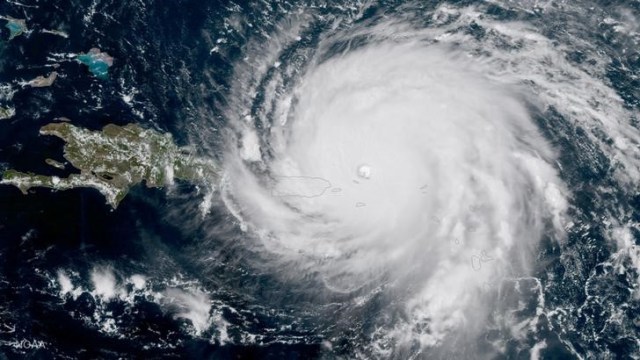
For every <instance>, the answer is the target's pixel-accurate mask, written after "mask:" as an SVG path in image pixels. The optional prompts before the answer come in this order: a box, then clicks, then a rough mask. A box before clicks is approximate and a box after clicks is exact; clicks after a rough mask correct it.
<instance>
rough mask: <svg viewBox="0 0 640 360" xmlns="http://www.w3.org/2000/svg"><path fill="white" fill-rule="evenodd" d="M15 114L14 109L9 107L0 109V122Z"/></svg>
mask: <svg viewBox="0 0 640 360" xmlns="http://www.w3.org/2000/svg"><path fill="white" fill-rule="evenodd" d="M15 114H16V109H14V108H11V107H0V120H5V119H11V118H12V117H13V116H14V115H15Z"/></svg>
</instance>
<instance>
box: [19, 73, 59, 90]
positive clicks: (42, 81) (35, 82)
mask: <svg viewBox="0 0 640 360" xmlns="http://www.w3.org/2000/svg"><path fill="white" fill-rule="evenodd" d="M57 78H58V73H57V72H55V71H53V72H52V73H51V74H49V76H47V77H44V76H38V77H36V78H35V79H32V80H30V81H29V82H28V83H27V85H29V86H31V87H47V86H51V85H52V84H53V82H54V81H56V79H57Z"/></svg>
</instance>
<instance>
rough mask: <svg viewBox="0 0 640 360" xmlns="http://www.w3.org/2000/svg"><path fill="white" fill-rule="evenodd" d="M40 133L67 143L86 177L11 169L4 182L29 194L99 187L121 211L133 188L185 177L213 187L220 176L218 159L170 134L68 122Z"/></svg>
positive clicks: (74, 163) (72, 161)
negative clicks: (92, 128)
mask: <svg viewBox="0 0 640 360" xmlns="http://www.w3.org/2000/svg"><path fill="white" fill-rule="evenodd" d="M40 134H42V135H53V136H57V137H59V138H61V139H62V140H64V141H65V145H64V158H65V159H66V160H67V161H68V162H69V163H70V164H71V165H72V166H74V167H75V168H77V169H79V170H80V173H79V174H70V175H68V176H67V177H57V176H47V175H40V174H33V173H24V172H20V171H16V170H7V171H5V172H4V173H3V175H2V179H1V180H0V184H7V185H14V186H16V187H18V188H19V189H20V190H21V191H22V192H23V193H25V194H26V193H27V191H28V190H29V189H30V188H32V187H47V188H52V189H56V190H66V189H73V188H78V187H90V188H95V189H97V190H98V191H100V193H102V194H103V195H104V196H105V198H106V200H107V203H108V204H109V205H111V206H112V207H113V208H116V207H117V206H118V204H119V203H120V201H122V199H123V198H124V197H125V196H126V195H127V192H128V191H129V189H130V188H131V187H132V186H134V185H136V184H139V183H141V182H142V181H143V180H144V181H145V183H146V185H147V186H149V187H160V186H164V185H167V184H171V183H173V181H174V179H180V180H185V181H188V182H192V183H196V184H201V185H206V186H207V187H208V188H210V189H212V188H213V184H214V182H215V180H216V179H217V178H218V171H217V167H216V165H215V163H214V162H213V161H212V160H210V159H204V158H200V157H197V156H195V155H194V154H193V151H192V150H190V149H189V148H181V147H178V146H177V145H176V144H175V143H174V142H173V138H172V137H171V135H170V134H162V133H159V132H157V131H154V130H149V129H144V128H142V127H140V126H138V125H134V124H128V125H125V126H117V125H112V124H109V125H107V126H105V127H104V128H103V129H102V131H90V130H87V129H83V128H79V127H76V126H74V125H72V124H70V123H68V122H62V123H51V124H48V125H45V126H44V127H42V128H41V129H40ZM48 163H49V162H48ZM52 166H53V165H52ZM56 167H59V166H56Z"/></svg>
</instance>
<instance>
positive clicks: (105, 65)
mask: <svg viewBox="0 0 640 360" xmlns="http://www.w3.org/2000/svg"><path fill="white" fill-rule="evenodd" d="M77 60H78V61H79V62H80V63H82V64H84V65H87V67H89V71H90V72H91V73H92V74H93V75H94V76H95V77H97V78H99V79H106V78H107V76H108V75H109V68H110V67H111V66H113V57H111V56H109V54H107V53H106V52H102V51H100V49H98V48H92V49H91V50H89V52H88V53H86V54H80V55H78V57H77Z"/></svg>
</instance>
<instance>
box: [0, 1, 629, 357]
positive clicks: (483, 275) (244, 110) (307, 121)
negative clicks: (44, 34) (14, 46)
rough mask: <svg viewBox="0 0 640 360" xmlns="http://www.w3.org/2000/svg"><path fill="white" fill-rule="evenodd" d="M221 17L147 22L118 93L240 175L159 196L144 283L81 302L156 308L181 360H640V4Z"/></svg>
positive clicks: (219, 13)
mask: <svg viewBox="0 0 640 360" xmlns="http://www.w3.org/2000/svg"><path fill="white" fill-rule="evenodd" d="M107 2H108V1H107ZM99 3H100V2H94V5H93V8H92V9H93V10H90V11H89V12H87V13H86V14H88V15H85V16H97V15H95V14H96V13H97V14H99V13H100V11H107V9H111V8H110V7H109V6H108V5H104V6H103V5H100V4H99ZM141 3H144V1H142V2H141ZM182 3H183V4H182ZM221 3H223V4H222V5H220V4H218V5H214V4H208V2H202V4H200V5H197V6H196V5H194V4H192V2H189V1H183V2H181V5H180V6H183V7H184V9H187V10H185V11H186V13H185V14H181V15H176V13H174V14H173V15H171V12H170V11H168V10H166V9H165V8H163V7H162V5H158V4H155V5H151V4H147V5H145V6H143V7H142V8H140V9H139V10H140V14H138V15H136V17H135V19H137V20H136V21H135V22H134V23H135V24H136V25H135V28H136V29H139V30H140V35H139V36H141V37H142V40H140V42H139V44H138V42H135V46H137V47H135V48H136V49H141V48H142V49H145V51H144V52H139V53H138V54H139V55H135V56H140V57H141V58H140V59H144V60H140V62H141V64H143V65H141V66H142V68H144V69H146V70H145V71H146V72H144V74H145V75H138V73H136V71H134V69H136V68H135V66H134V65H129V63H127V65H120V66H121V67H122V68H123V69H126V70H122V71H123V78H122V80H118V81H117V83H118V84H117V85H113V86H115V89H116V90H114V91H113V92H112V93H116V94H118V96H120V97H121V98H122V99H124V100H125V102H126V104H127V106H128V107H127V109H128V110H126V111H129V112H131V113H132V114H133V115H135V116H137V117H138V118H139V119H141V120H139V121H141V122H142V123H149V124H150V125H149V126H148V127H151V128H160V129H167V131H169V132H171V133H173V136H174V138H175V139H176V140H177V141H178V142H179V143H180V144H181V146H182V145H184V146H185V147H184V148H181V149H183V150H181V151H182V152H181V154H188V156H189V157H190V158H192V157H195V156H198V157H200V158H202V159H206V162H205V160H202V161H200V162H197V163H195V164H196V165H197V166H202V165H201V164H209V163H211V164H215V166H214V168H215V175H211V174H210V173H206V172H203V170H202V168H194V170H193V173H194V174H199V175H197V176H199V177H201V178H206V180H207V181H205V182H203V183H201V184H199V185H196V186H189V185H186V184H184V183H183V182H181V180H180V178H179V176H180V174H183V173H187V172H186V170H183V168H179V167H176V168H171V169H172V170H171V172H170V175H169V176H168V178H169V180H165V182H166V184H165V185H166V186H165V190H157V189H156V190H147V189H145V190H135V189H136V188H134V190H132V195H131V196H132V200H128V198H127V199H125V200H124V202H123V205H121V207H120V208H118V209H117V210H115V213H118V212H124V213H123V214H125V215H122V217H124V218H127V219H129V220H127V221H130V223H131V224H135V229H136V230H135V234H137V235H135V236H134V238H135V239H138V240H136V244H137V245H136V246H137V248H136V249H138V250H136V251H132V253H131V254H132V255H131V257H132V258H133V259H136V260H135V261H134V260H131V262H128V260H127V261H125V260H113V259H112V258H111V257H107V259H106V260H105V259H104V258H102V257H98V259H97V260H95V261H91V262H90V263H88V264H87V265H86V267H87V269H86V270H76V269H77V268H78V265H77V263H70V264H66V265H59V266H57V267H56V268H55V269H54V270H52V271H51V275H50V279H51V280H50V281H49V282H50V283H51V284H53V285H50V286H51V289H53V290H51V291H54V292H55V293H56V296H58V297H61V298H63V299H67V301H71V300H69V299H74V301H78V299H80V298H81V295H80V294H82V293H83V291H85V290H84V289H85V288H86V289H91V288H93V289H94V290H92V291H89V290H87V291H89V292H88V293H87V294H91V296H93V298H95V299H97V300H96V302H97V304H98V305H97V308H96V310H95V311H96V312H95V314H106V313H107V311H113V310H109V306H110V305H109V304H110V303H112V302H118V301H120V302H124V303H127V304H129V305H123V306H125V307H127V308H128V307H131V308H132V309H136V306H140V305H139V302H140V301H143V300H142V299H143V298H144V297H145V296H146V300H144V301H148V302H150V303H152V304H155V305H154V306H158V308H159V309H160V310H158V312H159V313H162V314H165V315H164V316H166V317H167V318H168V319H172V321H177V322H178V323H179V324H180V326H179V329H182V330H175V332H177V333H180V331H181V333H182V334H184V335H183V337H180V339H181V340H176V342H175V343H173V344H174V345H171V346H169V347H168V348H171V349H172V350H171V351H176V352H175V353H172V354H174V355H177V356H183V355H184V354H189V355H188V356H196V357H210V358H227V357H233V356H236V357H250V356H258V357H262V358H323V359H333V358H340V359H341V358H345V359H346V358H356V359H502V358H505V359H506V358H530V359H552V358H576V359H584V358H586V359H591V358H603V359H613V358H638V352H639V351H640V338H638V331H639V329H640V317H639V316H638V313H639V312H638V309H639V302H638V301H639V300H640V292H638V288H639V286H640V277H639V274H640V272H639V271H640V248H639V247H638V245H637V243H638V239H640V227H639V221H640V220H639V219H640V197H639V195H638V194H639V190H640V187H639V179H640V146H639V145H640V132H639V130H638V115H639V113H638V109H639V104H640V102H639V101H640V100H639V99H640V93H639V92H638V76H640V53H639V52H638V42H639V41H640V30H639V29H640V5H638V3H637V2H625V1H618V2H604V1H586V0H585V1H572V2H566V1H553V0H550V1H533V0H531V1H529V0H523V1H515V2H514V1H500V0H492V1H483V2H480V1H336V2H325V1H292V2H290V1H264V2H261V3H249V4H244V3H233V2H226V1H223V2H221ZM96 4H98V5H96ZM96 6H97V8H96ZM123 6H124V5H123ZM132 6H133V5H132ZM100 9H102V10H100ZM91 11H93V12H91ZM109 11H111V10H109ZM122 11H124V10H122ZM118 14H120V15H118ZM114 16H115V18H118V19H119V18H120V16H121V13H119V12H116V15H114ZM173 17H177V19H173ZM90 18H91V17H90ZM150 19H156V20H154V23H155V22H158V23H159V25H158V26H159V27H160V29H166V31H163V32H162V35H159V34H157V33H156V34H154V33H153V32H148V31H145V30H144V28H145V26H147V25H146V24H148V23H149V21H151V20H150ZM157 19H163V22H159V20H157ZM85 21H87V20H86V18H85ZM176 24H179V25H176ZM180 26H184V28H180ZM176 29H181V30H176ZM170 30H171V31H170ZM173 30H175V31H173ZM155 37H158V38H160V37H162V41H160V42H157V43H156V42H153V41H150V40H149V39H154V38H155ZM132 41H133V40H132ZM132 46H133V45H132ZM92 51H93V50H92ZM98 53H99V51H98ZM143 53H144V54H145V56H144V57H142V55H141V54H143ZM129 56H130V57H132V58H133V57H134V55H129ZM54 58H55V59H63V58H64V56H63V55H56V54H54ZM122 58H123V55H122V54H121V55H116V56H115V60H113V59H111V60H110V61H112V62H113V68H114V69H116V70H115V71H116V72H117V71H118V70H117V68H118V66H119V65H118V62H119V61H121V62H123V61H125V60H123V59H122ZM149 59H154V60H149ZM126 61H129V62H131V63H132V64H133V61H134V60H126ZM126 61H125V62H126ZM154 61H155V62H157V63H159V64H161V65H159V67H158V68H157V69H158V72H154V74H153V75H150V72H149V71H148V69H149V68H150V66H151V65H150V64H152V63H153V62H154ZM136 64H137V63H136ZM109 71H111V70H109ZM140 71H142V70H140ZM104 74H106V72H105V73H104ZM104 74H103V75H104ZM127 74H130V75H131V76H132V77H133V78H137V77H138V76H140V77H142V78H144V79H145V81H147V82H148V85H145V86H142V85H140V84H139V83H137V84H136V85H129V82H128V81H129V80H127ZM61 76H62V81H64V79H65V77H64V76H65V75H61ZM109 76H111V75H109ZM54 79H55V78H54ZM102 81H105V80H104V79H102ZM96 91H98V90H96ZM100 91H102V90H100ZM104 91H105V92H106V91H107V90H104ZM105 96H106V95H105ZM96 108H97V109H102V108H103V104H102V103H101V102H99V103H98V104H97V105H96ZM126 111H125V110H123V111H122V112H123V113H126ZM133 115H132V116H133ZM167 119H170V120H171V122H170V123H168V124H169V125H163V124H164V123H163V121H167ZM169 138H170V137H169ZM184 149H188V150H184ZM185 156H187V155H185ZM175 161H177V160H175ZM196 165H193V166H196ZM163 166H170V165H166V164H164V163H163ZM187 167H188V166H187ZM175 169H178V170H175ZM167 172H169V171H167ZM174 173H176V174H177V175H175V174H174ZM188 174H191V173H188ZM183 176H184V175H183ZM194 176H195V175H194ZM174 177H175V178H176V179H174ZM109 180H111V179H109ZM146 182H147V184H149V182H150V180H148V179H147V180H146ZM152 186H155V185H153V184H152ZM149 194H150V195H149ZM123 209H124V210H123ZM131 219H139V220H131ZM1 229H2V228H1V227H0V230H1ZM114 236H117V235H114ZM109 249H110V248H109ZM139 249H143V250H139ZM83 251H88V250H83ZM113 251H114V250H109V251H108V252H107V253H108V254H111V252H113ZM134 254H135V255H134ZM140 254H144V255H140ZM139 257H140V258H139ZM118 261H123V263H119V262H118ZM158 269H160V270H158ZM83 274H84V275H83ZM82 279H85V280H82ZM56 284H58V285H56ZM78 284H84V288H82V287H81V286H80V285H78ZM136 296H139V297H136ZM136 304H137V305H136ZM132 311H133V310H132ZM140 311H142V310H140ZM134 313H135V312H134ZM93 316H94V319H98V318H100V316H103V318H101V319H102V320H100V321H98V320H95V321H97V322H96V324H97V325H95V326H97V328H102V329H103V330H99V331H100V332H101V333H104V334H111V335H109V336H115V335H113V334H115V333H117V332H118V331H120V332H121V333H126V334H133V335H128V336H134V338H135V336H138V335H136V334H138V332H137V330H135V329H137V327H136V326H137V325H131V324H129V325H121V324H120V322H118V321H115V322H113V323H112V322H108V324H107V322H106V320H104V319H105V316H106V317H109V316H110V315H109V316H107V315H100V316H98V315H93ZM158 316H159V315H158ZM85 321H87V322H88V323H91V322H92V321H93V320H85ZM167 321H169V320H167ZM114 328H116V329H120V330H118V331H116V330H113V329H114ZM104 329H106V330H104ZM131 329H134V330H131ZM172 329H173V328H172ZM114 331H115V332H114ZM169 333H171V332H169ZM145 336H146V335H145ZM151 336H152V338H153V337H154V336H155V335H151ZM167 336H169V335H167ZM145 341H147V340H145ZM154 341H156V340H153V341H152V343H154V344H160V343H161V344H163V345H157V347H158V348H161V347H162V346H165V345H166V344H169V343H172V342H171V340H163V341H161V342H160V343H156V342H154ZM194 344H196V345H194ZM172 346H173V347H172ZM176 349H177V350H176ZM194 349H196V350H194ZM190 351H195V352H190ZM116 353H117V351H116ZM120 354H121V355H122V354H124V352H121V353H120Z"/></svg>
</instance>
